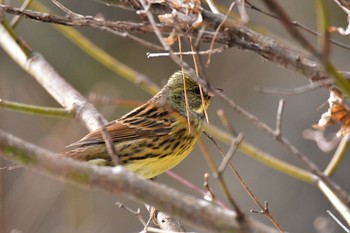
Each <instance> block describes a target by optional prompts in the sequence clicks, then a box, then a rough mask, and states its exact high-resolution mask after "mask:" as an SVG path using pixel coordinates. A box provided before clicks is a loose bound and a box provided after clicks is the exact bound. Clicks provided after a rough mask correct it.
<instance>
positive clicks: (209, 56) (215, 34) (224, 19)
mask: <svg viewBox="0 0 350 233" xmlns="http://www.w3.org/2000/svg"><path fill="white" fill-rule="evenodd" d="M235 4H236V1H233V2H232V3H231V5H230V7H229V8H228V11H227V13H226V15H225V17H224V18H223V19H222V22H221V23H220V24H219V26H218V27H217V28H216V30H215V33H214V36H213V39H212V41H211V42H210V47H209V50H213V49H214V43H215V40H216V37H217V35H218V33H219V31H220V29H221V28H222V26H223V25H224V23H225V22H226V20H227V18H228V16H229V14H230V12H231V11H232V8H233V7H234V6H235ZM211 55H212V54H211V53H209V55H208V60H207V66H209V64H210V61H211Z"/></svg>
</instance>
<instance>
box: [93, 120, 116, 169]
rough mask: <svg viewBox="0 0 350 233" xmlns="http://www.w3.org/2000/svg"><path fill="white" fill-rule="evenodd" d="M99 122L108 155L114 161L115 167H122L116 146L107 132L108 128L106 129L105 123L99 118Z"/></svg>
mask: <svg viewBox="0 0 350 233" xmlns="http://www.w3.org/2000/svg"><path fill="white" fill-rule="evenodd" d="M98 120H99V123H100V129H101V133H102V137H103V140H104V142H105V144H106V148H107V151H108V154H109V155H110V156H111V157H112V160H113V162H114V164H115V165H120V164H121V163H120V158H119V154H118V152H117V150H116V148H115V146H114V143H113V141H112V138H111V135H110V134H109V132H108V131H107V128H106V126H105V124H104V123H103V120H102V119H101V118H99V119H98Z"/></svg>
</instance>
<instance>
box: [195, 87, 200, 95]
mask: <svg viewBox="0 0 350 233" xmlns="http://www.w3.org/2000/svg"><path fill="white" fill-rule="evenodd" d="M194 93H196V94H197V95H200V94H201V90H200V89H199V87H196V88H195V89H194Z"/></svg>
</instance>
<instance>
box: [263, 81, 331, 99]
mask: <svg viewBox="0 0 350 233" xmlns="http://www.w3.org/2000/svg"><path fill="white" fill-rule="evenodd" d="M331 84H334V80H333V79H326V80H320V81H315V82H312V83H309V84H307V85H304V86H300V87H295V88H291V89H277V88H266V87H257V88H256V90H257V91H259V92H262V93H268V94H278V95H299V94H304V93H306V92H308V91H313V90H316V89H317V88H319V87H323V86H328V85H331Z"/></svg>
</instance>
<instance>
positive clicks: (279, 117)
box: [275, 99, 284, 137]
mask: <svg viewBox="0 0 350 233" xmlns="http://www.w3.org/2000/svg"><path fill="white" fill-rule="evenodd" d="M283 109H284V99H280V101H279V102H278V109H277V114H276V128H275V136H276V137H280V136H281V134H282V130H281V127H282V114H283Z"/></svg>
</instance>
